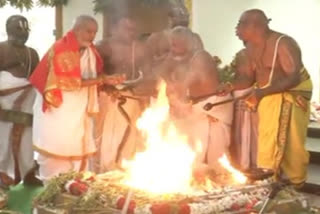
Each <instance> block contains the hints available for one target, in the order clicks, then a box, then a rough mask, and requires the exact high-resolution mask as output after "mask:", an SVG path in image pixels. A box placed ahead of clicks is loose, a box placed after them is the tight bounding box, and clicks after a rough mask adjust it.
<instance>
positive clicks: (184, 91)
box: [162, 26, 233, 165]
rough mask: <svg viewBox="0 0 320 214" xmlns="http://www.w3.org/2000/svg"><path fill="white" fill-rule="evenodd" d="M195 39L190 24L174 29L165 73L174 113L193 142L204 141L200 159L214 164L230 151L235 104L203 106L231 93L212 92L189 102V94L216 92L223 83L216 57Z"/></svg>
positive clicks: (190, 95) (200, 95) (197, 95)
mask: <svg viewBox="0 0 320 214" xmlns="http://www.w3.org/2000/svg"><path fill="white" fill-rule="evenodd" d="M192 39H193V34H192V32H191V31H190V30H189V29H188V28H186V27H181V26H179V27H176V28H174V29H173V30H172V31H171V34H170V44H171V46H170V54H169V56H168V57H167V59H166V61H165V62H164V63H163V66H164V67H163V71H165V72H164V73H162V74H163V76H164V78H165V79H166V81H167V83H168V95H169V99H170V104H171V108H172V109H173V111H172V114H173V117H174V118H175V119H177V121H178V124H180V123H179V121H180V122H181V125H182V127H183V128H182V129H186V130H185V131H186V133H188V134H190V137H191V141H192V143H198V142H201V143H202V152H201V153H200V154H199V155H198V161H199V162H201V163H202V162H207V163H208V164H209V165H214V164H216V161H217V159H218V158H219V157H220V156H221V155H222V154H224V153H226V152H227V149H228V145H229V141H230V128H231V120H232V110H233V109H232V104H226V105H221V106H220V107H216V108H213V109H212V110H211V111H205V110H204V109H203V107H204V105H206V103H208V102H217V101H220V100H223V99H226V98H227V96H225V97H218V96H208V97H207V98H204V99H203V100H201V101H200V102H198V103H196V104H194V105H192V104H191V103H190V102H188V98H189V97H202V96H204V95H209V94H213V93H214V92H216V90H217V86H218V84H219V79H218V73H217V69H216V64H215V62H214V60H213V58H212V57H211V55H210V54H209V53H208V52H206V51H205V50H203V49H195V48H194V46H192V42H190V41H191V40H192ZM179 127H181V126H179ZM193 146H196V145H194V144H193Z"/></svg>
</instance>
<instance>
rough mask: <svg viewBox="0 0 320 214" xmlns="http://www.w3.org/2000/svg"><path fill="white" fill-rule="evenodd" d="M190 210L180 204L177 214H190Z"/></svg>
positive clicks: (187, 206) (185, 205)
mask: <svg viewBox="0 0 320 214" xmlns="http://www.w3.org/2000/svg"><path fill="white" fill-rule="evenodd" d="M190 213H191V210H190V207H189V205H188V204H180V206H179V212H178V214H190Z"/></svg>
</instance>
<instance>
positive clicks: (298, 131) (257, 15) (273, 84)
mask: <svg viewBox="0 0 320 214" xmlns="http://www.w3.org/2000/svg"><path fill="white" fill-rule="evenodd" d="M268 23H269V19H268V18H267V17H266V15H265V14H264V12H263V11H261V10H258V9H253V10H248V11H246V12H244V13H243V14H242V15H241V17H240V20H239V23H238V25H237V35H238V36H239V38H240V39H241V40H243V41H245V42H246V46H247V51H248V54H249V57H250V58H251V64H252V69H253V72H255V77H256V85H257V87H256V89H254V90H253V91H252V92H251V95H250V96H249V97H248V98H247V101H246V102H247V103H248V104H249V105H250V106H251V107H252V108H257V109H258V114H259V130H258V132H259V134H258V160H257V163H258V166H259V167H264V168H270V169H273V170H275V174H276V178H280V177H283V176H285V177H287V178H288V179H289V180H290V181H291V182H292V184H294V185H296V186H297V187H300V186H301V185H302V184H303V183H304V182H305V180H306V176H307V165H308V161H309V153H308V152H307V150H306V148H305V139H306V134H307V127H308V123H309V114H310V99H311V95H312V83H311V80H310V76H309V74H308V72H307V70H306V69H305V67H304V65H303V62H302V58H301V50H300V48H299V46H298V44H297V43H296V41H295V40H294V39H293V38H291V37H290V36H288V35H285V34H282V33H279V32H276V31H273V30H271V29H270V28H269V26H268Z"/></svg>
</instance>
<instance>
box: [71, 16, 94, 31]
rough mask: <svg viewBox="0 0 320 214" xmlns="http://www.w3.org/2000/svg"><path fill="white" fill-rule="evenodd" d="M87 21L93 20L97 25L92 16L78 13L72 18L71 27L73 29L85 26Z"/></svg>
mask: <svg viewBox="0 0 320 214" xmlns="http://www.w3.org/2000/svg"><path fill="white" fill-rule="evenodd" d="M89 22H94V23H96V24H97V25H98V23H97V21H96V19H95V18H93V17H92V16H89V15H80V16H78V17H77V18H75V19H74V21H73V24H72V29H73V30H75V29H78V28H82V27H83V26H85V25H86V24H87V23H89Z"/></svg>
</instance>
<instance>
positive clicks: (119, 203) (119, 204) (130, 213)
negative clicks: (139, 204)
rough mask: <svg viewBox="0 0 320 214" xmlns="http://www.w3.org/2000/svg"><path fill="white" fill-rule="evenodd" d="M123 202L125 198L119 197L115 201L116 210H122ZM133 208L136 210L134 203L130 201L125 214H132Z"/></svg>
mask: <svg viewBox="0 0 320 214" xmlns="http://www.w3.org/2000/svg"><path fill="white" fill-rule="evenodd" d="M125 201H126V198H125V197H123V196H122V197H120V198H119V199H118V200H117V209H119V210H122V209H123V206H124V203H125ZM135 208H136V203H135V202H134V201H132V200H131V201H130V202H129V207H128V211H127V214H134V209H135Z"/></svg>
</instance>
